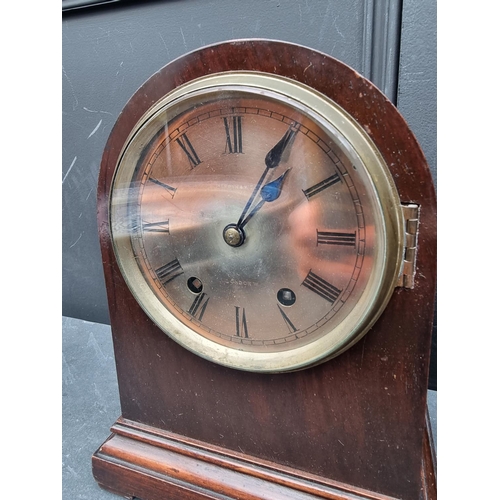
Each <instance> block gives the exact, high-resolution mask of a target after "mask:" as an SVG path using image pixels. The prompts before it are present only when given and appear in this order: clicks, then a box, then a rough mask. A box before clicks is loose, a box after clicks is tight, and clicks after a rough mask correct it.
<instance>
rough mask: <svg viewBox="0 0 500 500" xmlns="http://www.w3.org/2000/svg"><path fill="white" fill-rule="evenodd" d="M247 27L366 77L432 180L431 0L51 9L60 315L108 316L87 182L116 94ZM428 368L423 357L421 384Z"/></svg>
mask: <svg viewBox="0 0 500 500" xmlns="http://www.w3.org/2000/svg"><path fill="white" fill-rule="evenodd" d="M70 3H71V2H69V1H67V2H66V4H65V2H64V1H63V8H64V6H65V5H69V4H70ZM251 37H256V38H273V39H281V40H286V41H290V42H294V43H298V44H301V45H307V46H309V47H311V48H313V49H316V50H320V51H322V52H325V53H327V54H330V55H332V56H334V57H336V58H338V59H340V60H341V61H343V62H345V63H347V64H349V65H350V66H352V67H353V68H354V69H356V70H357V71H359V72H360V73H361V74H363V75H364V76H366V77H367V78H369V79H370V80H372V81H373V82H374V83H375V85H377V86H378V87H379V88H380V89H381V90H382V91H383V92H385V93H386V95H387V96H388V97H389V98H390V99H391V100H392V101H393V102H394V103H395V104H396V105H397V106H398V108H399V109H400V111H401V113H402V114H403V116H404V117H405V118H406V120H407V121H408V123H409V125H410V127H411V128H412V130H413V131H414V133H415V134H416V136H417V138H418V140H419V142H420V144H421V146H422V148H423V150H424V152H425V154H426V156H427V160H428V162H429V165H430V167H431V169H432V172H433V175H434V179H436V0H252V1H243V0H241V1H238V0H211V1H207V0H168V1H167V0H164V1H142V2H130V1H127V2H125V1H121V2H115V3H113V4H110V5H108V6H94V7H88V8H81V9H75V10H69V11H63V20H62V49H63V51H62V55H63V58H62V65H63V67H62V77H63V84H62V89H63V95H62V109H63V116H62V131H63V136H62V144H63V154H62V206H63V210H62V217H63V219H62V228H63V231H62V245H63V248H62V256H63V259H62V265H63V273H62V291H63V296H62V299H63V300H62V306H63V308H62V312H63V316H69V317H73V318H79V319H84V320H88V321H93V322H98V323H106V324H109V316H108V310H107V299H106V292H105V287H104V278H103V273H102V268H101V255H100V250H99V241H98V234H97V222H96V186H97V177H98V171H99V164H100V160H101V155H102V152H103V149H104V145H105V143H106V140H107V138H108V135H109V133H110V131H111V128H112V126H113V124H114V122H115V120H116V118H117V116H118V114H119V113H120V111H121V109H122V108H123V106H124V105H125V103H126V102H127V100H128V99H129V98H130V97H131V95H132V94H133V93H134V92H135V90H136V89H137V88H138V87H139V86H140V85H141V84H142V83H143V82H144V81H145V80H146V79H147V78H148V77H149V76H151V75H152V74H153V73H155V72H156V71H157V70H158V69H159V68H161V67H162V66H164V65H165V64H167V63H168V62H169V61H171V60H172V59H174V58H176V57H178V56H180V55H182V54H184V53H186V52H188V51H191V50H194V49H197V48H199V47H201V46H203V45H207V44H211V43H215V42H218V41H222V40H228V39H234V38H251ZM434 359H435V358H434ZM435 379H436V375H435V362H434V360H433V364H432V366H431V383H430V387H431V388H435V385H436V380H435Z"/></svg>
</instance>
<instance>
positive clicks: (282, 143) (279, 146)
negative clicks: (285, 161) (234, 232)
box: [236, 127, 297, 228]
mask: <svg viewBox="0 0 500 500" xmlns="http://www.w3.org/2000/svg"><path fill="white" fill-rule="evenodd" d="M296 133H297V130H294V129H292V128H291V127H290V128H289V129H288V130H287V131H286V133H285V135H284V136H283V137H282V138H281V139H280V140H279V141H278V142H277V143H276V145H275V146H274V147H273V148H272V149H271V151H269V153H267V155H266V159H265V163H266V169H265V170H264V173H263V174H262V175H261V177H260V179H259V181H258V182H257V185H256V186H255V188H254V190H253V192H252V195H251V196H250V199H249V200H248V201H247V204H246V205H245V208H244V209H243V212H242V213H241V216H240V218H239V220H238V223H237V224H236V226H237V227H239V228H241V227H242V226H243V225H244V224H246V223H247V222H248V220H249V218H250V217H247V219H246V220H245V216H246V214H247V212H248V210H249V208H250V206H251V205H252V203H253V201H254V199H255V196H256V195H257V193H258V191H259V188H260V186H261V185H262V183H263V182H264V180H265V178H266V176H267V174H268V172H269V170H271V169H273V168H276V167H277V166H278V165H279V164H280V162H281V157H282V156H283V152H284V151H285V149H286V147H287V146H288V143H289V142H290V141H291V140H292V139H293V137H294V136H295V134H296ZM263 201H265V200H263ZM263 201H261V203H263ZM259 208H260V207H259ZM243 221H245V222H244V223H243Z"/></svg>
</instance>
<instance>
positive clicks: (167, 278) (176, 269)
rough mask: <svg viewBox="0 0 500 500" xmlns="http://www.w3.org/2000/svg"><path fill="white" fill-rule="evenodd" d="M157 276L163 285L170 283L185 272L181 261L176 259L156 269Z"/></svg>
mask: <svg viewBox="0 0 500 500" xmlns="http://www.w3.org/2000/svg"><path fill="white" fill-rule="evenodd" d="M155 273H156V276H158V279H159V280H160V281H161V283H162V285H166V284H167V283H170V282H171V281H172V280H173V279H174V278H177V276H180V275H181V274H183V273H184V270H183V269H182V267H181V265H180V263H179V261H178V260H177V259H174V260H173V261H172V262H169V263H168V264H165V265H164V266H161V267H159V268H158V269H156V270H155Z"/></svg>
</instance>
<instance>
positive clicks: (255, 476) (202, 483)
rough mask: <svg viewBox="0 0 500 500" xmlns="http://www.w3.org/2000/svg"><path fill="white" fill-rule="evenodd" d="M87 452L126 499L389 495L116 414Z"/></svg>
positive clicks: (425, 472) (430, 470) (102, 477)
mask: <svg viewBox="0 0 500 500" xmlns="http://www.w3.org/2000/svg"><path fill="white" fill-rule="evenodd" d="M111 430H112V431H113V435H112V436H111V437H110V438H109V439H108V440H107V441H106V442H105V443H104V444H103V445H102V446H101V447H100V449H99V450H98V451H97V452H96V453H95V455H94V457H93V464H92V465H93V473H94V476H95V479H96V481H97V482H98V483H99V485H100V486H101V487H103V488H105V489H107V490H108V491H111V492H113V493H116V494H119V495H121V496H124V497H126V498H131V499H133V498H140V499H148V500H166V499H167V498H186V499H193V500H194V499H196V500H198V499H206V498H227V499H257V498H258V499H260V500H280V499H282V500H311V499H312V498H323V499H329V500H392V499H393V498H394V497H391V496H387V495H384V494H381V493H377V492H373V491H368V490H364V489H362V488H356V487H354V486H352V485H348V484H343V483H339V482H336V481H332V480H327V479H325V478H322V477H319V476H314V475H312V474H307V473H304V472H303V471H298V470H294V469H292V468H290V467H284V466H277V465H276V464H275V463H272V462H267V461H264V460H259V459H256V458H255V457H251V456H248V455H244V454H243V453H241V452H234V451H231V450H227V449H224V448H220V447H216V446H210V445H207V444H206V443H201V442H198V441H194V440H189V439H187V438H185V437H183V436H178V435H175V434H171V433H168V432H164V431H159V430H158V429H157V428H154V427H148V426H145V425H142V424H139V423H137V422H131V421H127V420H125V419H119V420H118V421H117V422H116V423H115V425H114V426H113V427H112V429H111ZM421 477H422V484H421V496H420V497H419V498H421V499H422V500H434V499H435V498H436V483H435V480H434V467H433V463H432V456H431V454H430V444H429V442H428V441H427V440H426V441H425V443H424V448H423V450H422V476H421Z"/></svg>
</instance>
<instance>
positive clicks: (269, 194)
mask: <svg viewBox="0 0 500 500" xmlns="http://www.w3.org/2000/svg"><path fill="white" fill-rule="evenodd" d="M288 172H290V169H288V170H286V171H285V172H284V173H282V174H281V175H280V176H279V177H278V178H277V179H275V180H274V181H271V182H268V183H267V184H266V185H265V186H263V187H262V189H261V190H260V196H261V197H262V199H261V200H260V202H259V203H258V204H257V205H255V207H254V208H253V210H252V211H251V212H250V213H249V214H248V215H247V217H246V218H245V219H244V220H243V222H241V224H239V225H238V227H239V228H240V229H241V228H243V227H244V226H245V224H246V223H247V222H248V221H249V220H250V219H251V218H252V217H253V216H254V215H255V214H256V213H257V212H258V211H259V210H260V209H261V208H262V206H263V205H264V203H266V202H271V201H275V200H277V199H278V198H279V196H280V194H281V189H282V188H283V182H284V181H285V177H286V176H287V174H288Z"/></svg>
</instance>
